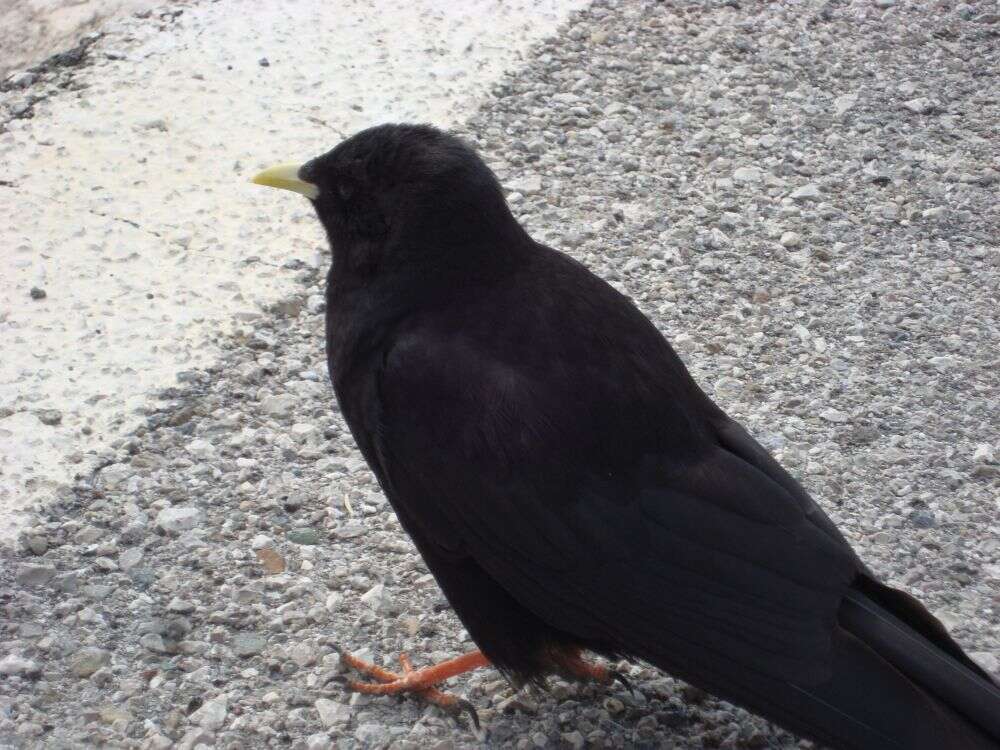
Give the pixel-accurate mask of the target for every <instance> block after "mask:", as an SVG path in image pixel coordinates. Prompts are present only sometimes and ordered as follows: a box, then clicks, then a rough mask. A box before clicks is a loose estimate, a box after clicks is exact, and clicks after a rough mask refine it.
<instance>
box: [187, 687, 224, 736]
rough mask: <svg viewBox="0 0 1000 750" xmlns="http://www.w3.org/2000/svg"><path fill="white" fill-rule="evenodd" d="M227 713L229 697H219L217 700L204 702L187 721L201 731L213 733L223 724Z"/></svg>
mask: <svg viewBox="0 0 1000 750" xmlns="http://www.w3.org/2000/svg"><path fill="white" fill-rule="evenodd" d="M228 713H229V697H228V696H226V695H220V696H219V697H218V698H213V699H212V700H210V701H206V702H205V704H204V705H203V706H202V707H201V708H199V709H198V710H197V711H195V712H194V713H193V714H191V716H190V717H189V720H190V721H191V723H193V724H197V725H198V726H200V727H202V728H203V729H209V730H212V731H215V730H217V729H221V728H222V725H223V724H225V722H226V715H227V714H228Z"/></svg>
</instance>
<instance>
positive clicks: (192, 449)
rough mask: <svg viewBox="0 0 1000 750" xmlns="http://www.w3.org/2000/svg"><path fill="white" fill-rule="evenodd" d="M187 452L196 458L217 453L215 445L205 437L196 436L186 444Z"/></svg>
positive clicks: (207, 456)
mask: <svg viewBox="0 0 1000 750" xmlns="http://www.w3.org/2000/svg"><path fill="white" fill-rule="evenodd" d="M185 447H186V448H187V452H188V453H190V454H191V455H192V456H194V457H195V458H202V459H205V458H211V457H212V456H214V455H215V446H214V445H212V444H211V443H210V442H208V441H207V440H205V439H203V438H195V439H194V440H192V441H191V442H190V443H187V445H186V446H185Z"/></svg>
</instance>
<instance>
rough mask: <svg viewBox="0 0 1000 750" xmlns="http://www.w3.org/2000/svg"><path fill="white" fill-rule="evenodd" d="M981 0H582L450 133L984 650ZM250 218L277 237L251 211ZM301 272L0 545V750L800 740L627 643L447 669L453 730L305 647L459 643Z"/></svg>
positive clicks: (995, 333) (987, 137)
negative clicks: (514, 667)
mask: <svg viewBox="0 0 1000 750" xmlns="http://www.w3.org/2000/svg"><path fill="white" fill-rule="evenodd" d="M987 5H988V4H980V5H958V6H956V5H955V4H952V3H939V2H924V3H917V2H892V0H877V1H876V2H869V1H868V0H864V1H862V0H855V1H852V2H846V1H845V2H825V3H819V2H810V3H801V2H794V3H793V2H786V3H769V4H763V3H760V4H758V3H742V4H739V3H728V4H720V3H714V2H713V3H697V4H696V3H655V4H654V3H649V4H647V3H621V4H619V3H615V2H600V3H597V4H595V5H594V6H592V7H591V8H589V9H587V10H585V11H583V12H581V13H579V14H578V15H576V16H575V17H574V18H573V19H572V20H571V21H570V22H569V23H568V24H567V25H565V26H564V27H563V28H562V30H561V31H560V33H559V34H558V36H556V37H554V38H552V39H551V40H549V41H547V42H545V43H543V44H541V45H540V46H539V47H538V48H537V49H536V50H535V55H534V59H533V62H532V64H531V65H530V66H529V67H527V68H526V69H524V70H521V71H519V72H517V73H516V74H513V75H510V76H508V77H507V78H506V79H505V80H504V81H503V82H502V83H501V84H500V85H498V86H497V87H496V89H495V90H494V92H493V95H492V96H491V97H490V98H489V99H488V100H487V101H486V102H485V103H484V104H483V106H482V107H481V109H480V110H479V111H478V113H477V114H475V115H474V116H473V117H472V118H471V119H470V120H469V121H468V122H467V123H466V124H465V125H463V126H462V127H461V128H460V132H463V133H464V134H465V135H466V136H467V137H468V138H469V139H470V140H472V141H473V142H474V143H476V144H477V145H478V146H479V148H480V149H481V150H482V152H483V154H484V156H485V157H486V158H487V160H488V161H489V163H490V164H491V165H492V166H493V167H494V168H495V169H496V171H497V173H498V175H499V176H500V177H501V179H502V180H503V181H504V183H505V184H506V185H507V186H508V187H509V188H510V189H511V191H512V192H511V193H510V196H509V198H510V200H511V203H512V205H513V207H514V209H515V212H516V213H518V214H519V215H520V216H521V217H522V219H523V221H524V222H525V224H526V225H527V227H528V228H529V230H530V231H531V232H532V233H533V234H534V235H535V236H536V237H538V238H539V239H543V240H546V241H547V242H549V243H550V244H553V245H554V246H556V247H560V248H562V249H565V250H567V251H568V252H570V253H571V254H573V255H574V256H575V257H577V258H579V259H580V260H582V261H583V262H585V263H586V264H587V265H589V266H590V267H591V268H592V269H593V270H594V271H595V272H597V273H599V274H600V275H602V276H604V277H605V278H607V279H609V280H611V281H612V283H614V284H615V285H616V286H618V288H620V289H622V290H623V291H625V292H626V293H628V294H629V295H631V296H632V297H633V298H634V299H635V301H636V303H637V304H638V305H639V306H640V307H641V308H642V309H643V310H644V311H645V312H647V313H648V314H649V315H650V316H651V317H652V318H653V320H654V321H655V322H656V324H657V325H658V326H659V327H660V329H661V330H663V331H664V333H666V334H667V335H668V336H669V337H670V338H671V339H672V340H673V341H674V343H675V345H676V347H677V349H678V350H679V351H680V352H681V354H682V356H683V357H684V358H685V360H686V361H687V362H688V364H689V365H690V367H691V369H692V371H693V373H694V375H695V377H696V378H697V379H698V380H699V382H700V383H702V384H703V385H704V386H705V387H706V389H707V390H708V391H709V393H710V394H712V395H714V397H715V398H716V399H717V400H718V401H719V402H720V404H722V405H723V406H724V407H725V408H726V409H727V410H728V411H729V412H730V414H732V415H733V416H734V417H736V418H738V419H739V420H740V421H742V422H743V423H744V424H746V425H747V426H748V427H749V428H750V429H751V430H752V431H753V432H754V433H755V434H756V435H757V436H758V437H759V438H760V439H761V440H762V442H763V443H764V444H765V445H766V446H768V447H769V448H770V449H771V450H772V451H773V452H774V453H775V455H776V456H777V457H778V458H779V459H780V460H781V461H782V463H783V464H784V465H785V466H787V467H788V468H789V469H790V470H792V471H793V473H795V474H796V475H798V476H799V477H800V478H801V479H802V480H803V481H804V483H805V484H806V485H807V487H808V488H809V489H810V490H811V491H813V492H814V493H815V495H816V497H817V499H818V500H819V502H820V503H821V504H822V505H823V506H824V508H825V509H826V510H827V511H828V512H829V513H830V515H831V516H832V517H833V518H834V519H835V520H836V522H837V523H838V524H839V525H840V526H841V528H843V529H844V531H845V532H846V534H847V535H848V537H849V538H850V540H851V541H852V542H853V543H854V544H855V545H856V547H857V549H858V550H859V552H860V553H861V555H862V557H864V558H865V559H866V560H867V561H868V562H869V563H870V564H871V566H872V567H873V568H874V569H875V570H876V571H878V572H879V573H880V574H882V575H883V576H884V577H885V578H886V579H887V580H888V581H889V582H890V583H892V584H895V585H900V586H903V587H905V588H907V589H908V590H909V591H911V592H913V593H915V594H917V595H918V596H919V597H920V598H921V599H922V600H923V601H924V602H925V603H926V604H927V605H928V606H929V607H930V608H931V610H932V611H934V612H935V613H936V614H937V615H938V616H939V617H941V618H942V619H943V620H944V621H945V623H946V624H947V625H948V626H949V627H950V628H951V630H952V632H953V634H954V635H955V637H956V638H957V639H958V640H959V641H960V642H961V643H962V644H963V645H964V646H965V647H966V648H967V649H968V650H969V651H970V652H971V653H972V654H973V655H974V657H975V658H976V659H977V660H978V661H979V662H980V663H981V664H983V665H984V666H985V667H986V668H987V669H988V670H990V671H992V672H993V673H994V674H997V673H1000V523H998V520H997V519H998V500H997V498H998V489H1000V442H998V436H997V414H998V413H1000V381H998V375H997V372H998V369H1000V359H998V354H997V352H998V351H1000V320H998V318H1000V299H998V298H1000V251H998V247H997V244H996V243H997V239H996V238H997V237H998V236H1000V235H998V230H1000V226H998V224H1000V221H998V218H1000V217H998V215H997V208H996V195H997V193H998V179H1000V171H998V168H1000V163H998V162H997V155H996V154H997V151H996V143H997V136H998V133H997V127H998V126H997V123H998V122H1000V111H998V110H1000V104H998V101H1000V86H998V81H997V71H998V70H1000V54H998V47H1000V45H998V37H997V33H998V30H1000V18H998V16H997V14H996V13H995V12H993V10H992V7H987ZM289 200H293V199H291V198H290V199H289ZM289 210H291V209H289ZM276 220H277V219H276ZM253 241H254V242H256V243H259V244H260V245H261V246H265V245H273V244H276V243H280V242H281V241H282V237H281V235H280V234H278V233H275V232H272V231H269V229H268V224H267V223H266V222H262V223H261V224H260V225H259V228H258V229H257V231H256V233H255V237H254V240H253ZM296 274H297V275H296V281H297V284H298V285H299V292H298V293H297V294H295V295H294V296H292V297H290V298H287V299H285V300H283V301H282V302H280V303H278V304H276V305H274V306H273V307H272V308H271V309H270V310H269V311H268V312H267V313H265V314H261V315H259V316H257V317H255V318H250V317H245V318H244V319H243V320H241V321H240V322H239V324H238V326H237V327H236V330H235V332H234V333H233V334H232V335H231V336H228V337H226V338H225V339H224V341H223V342H222V350H223V353H222V355H221V359H220V360H219V361H218V362H217V363H215V364H213V365H211V366H208V367H205V368H200V369H195V370H191V371H189V372H186V373H184V374H183V375H182V377H181V378H179V382H178V383H177V385H176V386H175V387H172V388H169V389H166V390H165V391H163V392H161V393H160V394H159V396H160V397H159V399H157V400H154V401H151V402H150V403H149V405H148V407H147V414H146V420H145V423H144V424H143V425H142V426H140V427H139V428H138V429H137V430H136V431H135V433H134V434H133V435H130V436H128V437H125V438H122V439H121V440H118V441H117V442H116V443H115V444H114V446H113V449H112V450H110V451H108V452H107V454H106V456H105V463H106V465H105V466H104V467H103V468H102V469H101V470H100V471H99V472H97V473H96V474H94V475H93V476H83V477H81V478H80V479H79V481H78V482H77V483H76V484H75V486H74V487H73V488H72V489H67V490H65V491H63V492H62V493H61V495H60V496H59V497H58V498H57V499H56V500H55V502H53V503H52V504H51V505H50V506H49V507H48V508H46V509H45V511H44V512H43V513H42V514H40V515H39V517H38V518H37V520H36V521H35V522H34V524H33V526H32V527H31V528H30V529H29V531H28V533H26V534H24V535H23V536H22V538H21V540H20V543H19V546H18V547H17V548H16V549H15V548H12V549H7V550H5V551H4V552H3V555H4V557H3V560H2V564H0V591H2V592H3V593H2V594H0V596H2V603H3V610H2V614H0V622H2V625H0V638H2V643H0V747H2V746H10V747H80V746H102V747H143V748H168V747H179V748H194V747H196V746H198V745H205V746H208V747H213V746H214V747H220V748H233V749H235V748H264V747H275V748H280V747H292V748H325V747H329V746H336V747H384V746H391V747H397V748H441V749H442V750H443V749H444V748H462V747H477V746H481V745H486V746H489V747H515V748H534V747H539V748H544V747H553V748H556V747H568V748H583V747H596V748H599V747H639V746H646V747H662V748H671V747H674V748H699V747H720V748H790V747H799V746H802V745H803V744H807V743H803V742H799V741H798V740H796V739H795V738H793V737H792V736H791V735H789V734H788V733H786V732H783V731H781V730H777V729H774V728H773V727H771V726H770V725H768V724H767V723H766V722H764V721H762V720H760V719H757V718H755V717H753V716H750V715H749V714H747V713H745V712H743V711H741V710H738V709H735V708H733V707H731V706H729V705H728V704H726V703H724V702H721V701H717V700H715V699H713V698H710V697H707V696H705V695H704V694H703V693H702V692H700V691H698V690H695V689H692V688H690V687H687V686H684V685H682V684H681V683H679V682H677V681H675V680H673V679H671V678H668V677H665V676H663V675H662V674H660V673H658V672H657V671H655V670H652V669H648V668H645V667H643V666H641V665H635V666H631V667H628V666H627V667H625V671H626V673H627V674H628V676H629V678H630V680H631V681H632V682H633V684H634V685H635V687H636V689H637V694H636V695H630V694H629V693H628V692H627V691H625V690H623V689H621V688H617V687H616V688H612V689H604V688H598V687H596V686H592V685H583V686H578V685H573V684H567V683H563V682H561V681H558V680H554V681H553V683H552V686H551V689H550V691H549V692H546V693H539V692H530V691H526V692H522V693H518V694H516V695H515V694H513V693H512V691H511V690H510V688H509V687H508V686H507V685H506V684H505V683H504V682H503V681H502V680H501V679H500V678H499V677H498V676H497V675H496V674H495V673H493V672H491V671H480V672H478V673H475V674H473V675H471V676H466V677H463V678H459V679H456V680H454V681H453V688H454V690H456V691H457V692H459V693H462V694H464V695H466V696H467V697H468V698H469V699H470V700H471V701H472V702H473V703H474V704H475V705H476V706H477V707H478V708H479V712H480V716H481V718H482V720H483V724H484V728H485V733H484V734H483V735H482V736H478V737H477V736H476V735H475V734H473V733H472V731H471V730H470V729H469V728H468V726H467V725H466V724H463V725H461V726H460V725H458V724H456V723H455V722H454V721H453V720H452V719H451V718H450V717H446V716H443V715H442V714H440V713H439V711H438V710H437V709H436V708H428V707H425V706H423V705H421V704H419V703H418V702H416V701H413V700H396V699H389V698H379V699H369V698H364V697H360V696H357V695H353V696H352V695H348V694H347V693H345V692H344V690H343V689H342V688H341V687H340V686H339V685H338V684H337V683H336V682H330V683H328V684H327V679H328V678H329V677H331V676H335V675H337V674H338V673H339V668H340V667H339V659H338V656H337V652H336V650H335V649H334V648H333V646H334V644H336V645H339V646H342V647H344V648H348V649H351V650H353V651H355V652H360V653H361V654H363V655H364V654H367V655H369V656H372V657H373V658H374V659H375V660H376V661H379V662H383V663H385V664H389V665H391V664H394V663H395V662H394V660H395V657H396V654H397V653H398V652H399V651H400V650H405V651H408V652H409V653H410V654H411V655H412V656H413V658H414V660H415V661H416V662H417V664H423V663H427V662H429V661H432V660H437V659H442V658H445V657H447V656H450V655H454V654H455V653H457V652H459V651H462V650H466V649H469V648H471V647H472V644H471V643H470V642H468V639H467V637H466V636H465V634H464V632H463V631H462V628H461V626H460V624H459V623H458V622H457V621H456V619H455V618H454V616H453V615H452V614H451V613H450V611H449V610H448V607H447V605H446V604H445V603H444V601H443V599H442V597H441V595H440V593H439V592H438V590H437V588H436V586H435V585H434V582H433V580H432V579H431V578H430V576H429V575H428V573H427V571H426V568H425V567H424V566H423V564H422V562H421V561H420V559H419V557H418V556H417V555H416V553H415V552H414V550H413V548H412V546H411V544H410V542H409V541H408V539H407V537H406V536H405V534H404V533H403V532H402V530H401V529H400V527H399V525H398V523H397V521H396V519H395V517H394V515H393V514H392V511H391V509H390V508H389V507H388V505H387V503H386V501H385V499H384V497H383V496H382V494H381V493H380V492H379V489H378V487H377V484H376V483H375V481H374V479H373V477H372V475H371V474H370V473H369V471H368V470H367V468H366V467H365V465H364V462H363V460H362V458H361V456H360V454H359V453H358V451H357V450H356V447H355V445H354V442H353V440H352V439H351V437H350V435H349V434H348V433H347V431H346V429H345V427H344V424H343V422H342V420H341V418H340V416H339V414H338V412H337V410H336V408H335V406H334V404H333V399H332V395H331V392H330V388H329V385H328V383H327V380H326V375H325V373H324V353H323V347H322V315H321V313H322V309H323V298H322V293H323V281H322V272H321V271H320V270H318V269H316V268H313V267H304V268H301V269H298V270H297V271H296Z"/></svg>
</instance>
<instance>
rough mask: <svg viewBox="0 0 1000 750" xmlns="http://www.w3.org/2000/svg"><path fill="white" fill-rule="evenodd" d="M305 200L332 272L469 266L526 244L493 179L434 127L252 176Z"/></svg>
mask: <svg viewBox="0 0 1000 750" xmlns="http://www.w3.org/2000/svg"><path fill="white" fill-rule="evenodd" d="M253 182H255V183H257V184H259V185H267V186H270V187H276V188H282V189H285V190H292V191H294V192H297V193H301V194H302V195H305V196H306V197H307V198H308V199H309V200H310V201H311V202H312V204H313V206H314V207H315V209H316V214H317V216H318V217H319V220H320V222H322V224H323V227H324V229H325V230H326V233H327V236H328V237H329V240H330V245H331V249H332V251H333V256H334V268H335V269H337V268H338V266H339V268H340V269H341V270H343V271H344V272H346V273H354V274H362V275H370V274H373V273H376V272H379V271H385V270H387V269H390V268H398V267H404V266H405V267H412V266H416V267H419V268H423V269H425V270H428V271H429V270H432V269H434V270H441V269H447V268H456V267H468V266H469V265H470V263H472V264H475V263H483V262H486V260H487V259H488V258H494V259H496V258H497V257H499V256H503V255H505V254H507V255H509V253H510V252H512V251H513V250H514V248H515V247H516V246H517V245H518V244H519V241H520V244H523V241H524V240H525V239H526V238H527V235H526V234H525V233H524V231H523V230H522V229H521V228H520V226H519V225H518V224H517V222H516V221H515V219H514V217H513V216H512V215H511V213H510V210H509V208H508V207H507V202H506V200H505V199H504V196H503V191H502V189H501V187H500V184H499V183H498V182H497V179H496V177H495V175H494V174H493V173H492V172H491V171H490V169H489V167H487V166H486V164H485V163H484V162H483V160H482V159H480V158H479V156H478V155H477V154H476V153H475V152H474V151H473V150H472V149H471V148H470V147H469V146H467V145H466V144H465V143H463V142H462V141H461V140H459V139H458V138H456V137H455V136H452V135H449V134H447V133H444V132H442V131H440V130H438V129H436V128H433V127H430V126H427V125H379V126H377V127H373V128H369V129H368V130H363V131H361V132H360V133H358V134H356V135H354V136H352V137H351V138H348V139H347V140H345V141H343V142H342V143H340V144H339V145H338V146H336V147H335V148H333V149H331V150H330V151H328V152H326V153H325V154H323V155H322V156H318V157H316V158H315V159H312V160H310V161H307V162H305V163H304V164H282V165H279V166H276V167H272V168H270V169H266V170H264V171H263V172H261V173H260V174H258V175H257V176H255V177H254V178H253Z"/></svg>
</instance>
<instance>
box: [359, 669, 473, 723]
mask: <svg viewBox="0 0 1000 750" xmlns="http://www.w3.org/2000/svg"><path fill="white" fill-rule="evenodd" d="M340 658H341V660H342V661H343V662H344V663H345V664H346V665H347V666H349V667H350V668H351V669H354V670H357V671H358V672H361V673H362V674H366V675H368V676H369V677H372V678H374V679H376V680H378V683H379V684H373V683H369V682H357V681H355V680H347V681H346V684H347V687H348V688H350V689H351V690H354V691H356V692H358V693H367V694H368V695H392V694H396V693H415V694H416V695H419V696H420V697H421V698H423V699H424V700H426V701H427V702H428V703H433V704H434V705H435V706H440V707H441V708H442V709H444V710H445V711H447V712H448V713H450V714H452V715H453V716H457V715H459V714H461V713H462V712H463V711H465V712H467V713H468V714H469V717H470V718H471V719H472V723H473V724H475V725H476V729H479V715H478V714H477V713H476V709H475V708H474V707H473V705H472V704H471V703H469V701H467V700H465V699H464V698H459V697H457V696H454V695H452V694H450V693H445V692H442V691H440V690H438V689H437V688H436V687H435V685H437V684H438V683H441V682H444V681H445V680H447V679H448V678H450V677H455V676H456V675H460V674H462V673H464V672H470V671H472V670H473V669H478V668H479V667H488V666H489V664H490V661H489V659H487V658H486V657H485V656H483V654H482V652H481V651H472V652H470V653H468V654H464V655H463V656H459V657H456V658H454V659H449V660H448V661H445V662H442V663H440V664H435V665H434V666H431V667H423V668H422V669H414V668H413V665H412V664H411V663H410V657H408V656H407V655H406V654H400V655H399V663H400V665H401V666H402V668H403V673H402V674H398V673H396V672H390V671H389V670H388V669H383V668H382V667H379V666H376V665H375V664H370V663H369V662H366V661H362V660H361V659H359V658H357V657H356V656H353V655H351V654H349V653H347V652H346V651H340Z"/></svg>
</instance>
